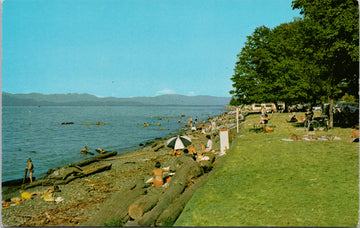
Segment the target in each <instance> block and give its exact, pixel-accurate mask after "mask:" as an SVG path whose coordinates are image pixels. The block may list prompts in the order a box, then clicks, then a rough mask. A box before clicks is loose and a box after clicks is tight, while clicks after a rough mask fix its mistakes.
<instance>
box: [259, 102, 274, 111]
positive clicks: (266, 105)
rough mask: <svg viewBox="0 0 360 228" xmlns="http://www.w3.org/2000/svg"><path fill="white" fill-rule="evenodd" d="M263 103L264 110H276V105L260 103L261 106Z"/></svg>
mask: <svg viewBox="0 0 360 228" xmlns="http://www.w3.org/2000/svg"><path fill="white" fill-rule="evenodd" d="M263 105H265V108H266V112H276V105H275V104H273V103H266V104H261V106H263Z"/></svg>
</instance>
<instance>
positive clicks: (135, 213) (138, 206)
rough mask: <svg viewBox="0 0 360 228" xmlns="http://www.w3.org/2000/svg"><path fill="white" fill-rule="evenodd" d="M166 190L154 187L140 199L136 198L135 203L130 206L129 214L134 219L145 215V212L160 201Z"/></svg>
mask: <svg viewBox="0 0 360 228" xmlns="http://www.w3.org/2000/svg"><path fill="white" fill-rule="evenodd" d="M163 192H164V188H161V187H159V188H152V189H151V191H149V193H148V194H146V195H144V196H142V197H140V198H139V199H138V200H136V201H135V202H134V203H133V204H131V205H130V207H129V212H128V213H129V216H130V218H132V219H138V218H140V217H141V216H143V214H144V213H146V212H148V211H150V210H151V209H152V208H153V207H155V205H156V204H157V202H159V199H160V197H161V195H162V194H163Z"/></svg>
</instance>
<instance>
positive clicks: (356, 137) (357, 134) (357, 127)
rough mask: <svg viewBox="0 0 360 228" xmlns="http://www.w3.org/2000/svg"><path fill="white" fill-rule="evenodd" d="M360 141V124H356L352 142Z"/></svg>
mask: <svg viewBox="0 0 360 228" xmlns="http://www.w3.org/2000/svg"><path fill="white" fill-rule="evenodd" d="M353 142H359V125H356V126H355V130H353V132H352V135H351V143H353Z"/></svg>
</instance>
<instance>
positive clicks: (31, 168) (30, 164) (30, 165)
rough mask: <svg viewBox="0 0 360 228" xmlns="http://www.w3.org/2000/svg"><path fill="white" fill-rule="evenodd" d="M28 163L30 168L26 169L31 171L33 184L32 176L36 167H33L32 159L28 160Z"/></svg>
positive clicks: (30, 176)
mask: <svg viewBox="0 0 360 228" xmlns="http://www.w3.org/2000/svg"><path fill="white" fill-rule="evenodd" d="M27 162H28V163H29V166H28V167H26V168H25V169H26V170H29V178H30V183H32V176H33V173H34V165H33V163H32V161H31V158H29V159H28V160H27Z"/></svg>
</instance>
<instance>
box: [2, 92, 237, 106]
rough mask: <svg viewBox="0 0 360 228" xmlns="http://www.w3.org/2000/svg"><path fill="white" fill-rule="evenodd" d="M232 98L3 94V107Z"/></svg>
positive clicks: (215, 101) (191, 102)
mask: <svg viewBox="0 0 360 228" xmlns="http://www.w3.org/2000/svg"><path fill="white" fill-rule="evenodd" d="M230 99H231V98H230V97H213V96H184V95H179V94H167V95H160V96H156V97H133V98H116V97H104V98H100V97H97V96H94V95H90V94H78V93H68V94H50V95H44V94H41V93H29V94H11V93H7V92H3V93H2V105H3V106H105V105H106V106H120V105H227V104H229V102H230Z"/></svg>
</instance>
